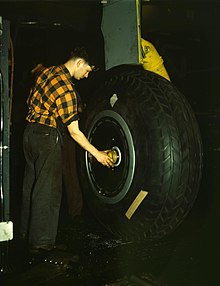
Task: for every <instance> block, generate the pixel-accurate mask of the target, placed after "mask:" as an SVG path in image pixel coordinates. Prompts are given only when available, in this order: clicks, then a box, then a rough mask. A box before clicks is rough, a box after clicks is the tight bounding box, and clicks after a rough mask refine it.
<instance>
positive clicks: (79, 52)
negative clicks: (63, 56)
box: [70, 47, 92, 65]
mask: <svg viewBox="0 0 220 286" xmlns="http://www.w3.org/2000/svg"><path fill="white" fill-rule="evenodd" d="M78 58H81V59H83V60H84V61H85V62H86V63H87V64H89V65H92V63H91V62H90V58H89V55H88V53H87V51H86V49H85V48H84V47H76V48H74V49H73V50H72V51H71V53H70V59H73V60H76V59H78Z"/></svg>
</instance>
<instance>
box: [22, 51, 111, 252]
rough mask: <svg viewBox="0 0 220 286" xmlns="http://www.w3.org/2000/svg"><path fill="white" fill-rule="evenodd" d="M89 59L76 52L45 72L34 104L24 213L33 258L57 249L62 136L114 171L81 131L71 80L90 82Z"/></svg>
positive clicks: (26, 140)
mask: <svg viewBox="0 0 220 286" xmlns="http://www.w3.org/2000/svg"><path fill="white" fill-rule="evenodd" d="M91 71H92V66H91V64H90V62H89V58H88V55H87V53H86V51H85V50H84V49H83V48H76V49H75V50H74V51H73V52H72V54H71V57H70V58H69V59H68V60H67V62H66V63H65V64H63V65H60V66H52V67H49V68H45V69H42V70H40V72H39V74H38V76H37V78H36V83H35V86H34V87H33V88H32V90H31V92H30V95H29V98H28V100H27V104H28V109H29V111H28V115H27V121H28V125H27V127H26V129H25V131H24V137H23V144H24V145H23V147H24V155H25V159H26V167H25V173H24V182H23V197H22V209H21V229H20V231H21V238H23V239H25V238H27V239H28V243H29V248H30V251H31V252H32V253H38V252H41V251H42V250H43V251H50V250H52V249H54V247H55V242H56V235H57V227H58V218H59V210H60V202H61V194H62V132H63V130H65V129H66V128H67V129H68V131H69V134H70V136H71V137H72V139H73V140H75V141H76V142H77V143H78V144H79V145H80V146H81V147H82V148H84V149H85V150H86V151H88V152H89V153H90V154H91V155H92V156H93V157H95V158H96V160H97V161H98V162H100V163H101V164H103V165H104V166H106V167H111V166H113V162H112V160H111V159H110V158H109V157H108V155H107V154H106V152H105V151H99V150H97V148H96V147H95V146H93V145H91V144H90V142H89V141H88V140H87V138H86V137H85V135H84V134H83V133H82V132H81V130H80V129H79V124H78V119H79V115H78V111H77V96H76V93H75V91H74V89H73V86H72V82H71V77H74V78H75V79H76V80H80V79H83V78H87V77H88V76H89V73H90V72H91Z"/></svg>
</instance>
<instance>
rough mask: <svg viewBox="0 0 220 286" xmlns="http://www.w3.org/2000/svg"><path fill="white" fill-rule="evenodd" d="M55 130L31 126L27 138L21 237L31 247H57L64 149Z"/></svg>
mask: <svg viewBox="0 0 220 286" xmlns="http://www.w3.org/2000/svg"><path fill="white" fill-rule="evenodd" d="M60 139H61V138H60V136H59V134H58V132H57V130H56V129H55V128H51V127H48V126H45V125H42V124H38V123H33V124H29V125H28V126H27V127H26V129H25V131H24V137H23V148H24V155H25V159H26V167H25V174H24V181H23V196H22V208H21V225H20V233H21V237H22V238H28V242H29V245H30V246H41V245H51V244H52V245H54V244H55V240H56V235H57V228H58V220H59V211H60V203H61V195H62V149H61V140H60Z"/></svg>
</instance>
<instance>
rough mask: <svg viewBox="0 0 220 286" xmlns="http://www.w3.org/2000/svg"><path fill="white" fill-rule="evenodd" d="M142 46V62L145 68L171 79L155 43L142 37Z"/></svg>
mask: <svg viewBox="0 0 220 286" xmlns="http://www.w3.org/2000/svg"><path fill="white" fill-rule="evenodd" d="M141 48H142V54H143V58H142V61H141V64H142V65H143V68H144V69H145V70H149V71H152V72H154V73H157V74H159V75H160V76H162V77H164V78H166V79H167V80H169V81H170V77H169V75H168V73H167V70H166V68H165V67H164V64H163V59H162V57H161V56H160V55H159V54H158V52H157V50H156V48H155V47H154V45H153V44H151V43H150V42H148V41H146V40H144V39H141Z"/></svg>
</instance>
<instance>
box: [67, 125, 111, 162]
mask: <svg viewBox="0 0 220 286" xmlns="http://www.w3.org/2000/svg"><path fill="white" fill-rule="evenodd" d="M67 128H68V131H69V133H70V136H71V137H72V138H73V140H75V141H76V142H77V143H78V144H79V145H80V146H81V147H82V148H83V149H85V150H86V151H88V152H89V153H90V154H91V155H92V156H94V157H95V158H96V160H97V161H98V162H100V163H101V164H102V165H104V166H107V167H113V166H114V164H113V161H112V159H111V158H110V157H109V156H108V155H107V154H106V153H105V152H104V151H99V150H98V149H96V148H95V147H94V146H93V145H92V144H91V143H90V142H89V141H88V139H87V138H86V137H85V135H84V134H83V132H82V131H80V129H79V123H78V120H75V121H72V122H71V123H70V124H69V125H68V126H67Z"/></svg>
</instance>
